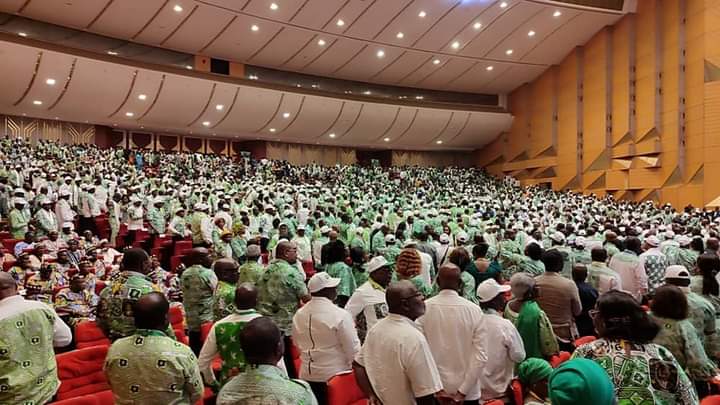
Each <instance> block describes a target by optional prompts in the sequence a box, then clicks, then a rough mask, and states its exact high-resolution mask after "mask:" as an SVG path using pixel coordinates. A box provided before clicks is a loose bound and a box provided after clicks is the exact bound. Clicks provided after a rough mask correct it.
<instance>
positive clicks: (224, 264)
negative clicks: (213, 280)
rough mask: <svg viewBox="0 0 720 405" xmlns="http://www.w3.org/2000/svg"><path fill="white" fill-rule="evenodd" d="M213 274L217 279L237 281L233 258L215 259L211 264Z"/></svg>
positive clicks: (236, 266) (232, 282) (227, 281)
mask: <svg viewBox="0 0 720 405" xmlns="http://www.w3.org/2000/svg"><path fill="white" fill-rule="evenodd" d="M213 269H214V270H215V275H216V276H217V278H218V280H220V281H224V282H226V283H230V284H235V283H237V281H238V275H239V274H238V265H237V263H236V262H235V260H233V259H227V258H225V259H220V260H216V261H215V263H214V264H213Z"/></svg>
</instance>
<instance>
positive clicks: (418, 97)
mask: <svg viewBox="0 0 720 405" xmlns="http://www.w3.org/2000/svg"><path fill="white" fill-rule="evenodd" d="M424 98H425V97H423V96H415V100H422V99H424Z"/></svg>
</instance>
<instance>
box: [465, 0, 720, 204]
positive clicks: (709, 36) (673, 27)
mask: <svg viewBox="0 0 720 405" xmlns="http://www.w3.org/2000/svg"><path fill="white" fill-rule="evenodd" d="M717 66H720V2H718V1H713V0H641V1H638V9H637V13H636V14H631V15H627V16H625V17H624V18H623V19H622V20H620V21H619V22H618V23H617V24H615V25H614V26H610V27H606V28H605V29H603V30H602V31H600V32H599V33H598V34H597V35H595V36H594V37H593V38H592V39H591V40H590V41H589V42H588V43H587V44H585V45H584V46H583V47H580V48H577V49H576V50H574V51H573V52H572V53H570V54H569V55H568V56H567V57H566V58H565V59H564V60H563V61H562V63H560V65H558V66H554V67H552V68H550V69H548V70H547V71H546V72H545V73H544V74H543V75H542V76H541V77H539V78H538V79H536V80H535V81H533V82H532V83H529V84H526V85H524V86H522V87H520V88H518V89H517V90H516V91H514V92H513V93H512V94H511V95H510V97H509V106H510V110H511V112H512V113H513V115H514V116H515V121H514V122H513V125H512V128H511V129H510V131H509V132H508V133H506V134H502V135H501V136H500V137H498V139H496V140H495V141H494V142H493V143H491V144H490V145H488V146H487V147H485V148H483V149H482V150H481V151H479V152H478V153H477V154H476V164H478V165H480V166H486V167H487V168H488V170H489V171H490V172H493V173H496V174H510V175H514V176H517V177H518V178H519V179H520V180H521V181H522V182H523V183H525V184H534V183H540V182H551V183H552V185H553V187H554V188H555V189H573V190H578V191H582V192H586V193H590V192H593V193H597V194H600V195H604V194H605V193H610V194H612V195H614V196H615V197H617V198H625V199H634V200H643V199H653V200H656V201H659V202H663V203H664V202H670V203H672V204H673V205H675V206H685V205H686V204H693V205H695V206H703V205H705V204H707V203H708V202H710V201H712V200H714V199H715V198H716V197H718V196H720V182H718V181H716V180H715V179H716V178H717V177H718V175H720V81H714V80H717V79H718V78H720V74H719V73H718V72H720V69H718V68H717Z"/></svg>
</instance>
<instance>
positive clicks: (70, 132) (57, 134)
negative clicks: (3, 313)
mask: <svg viewBox="0 0 720 405" xmlns="http://www.w3.org/2000/svg"><path fill="white" fill-rule="evenodd" d="M0 120H2V136H7V137H9V138H23V139H27V140H29V141H31V142H35V141H37V140H40V139H45V140H52V141H58V142H63V143H70V144H78V143H94V142H95V125H90V124H78V123H74V122H63V121H56V120H43V119H38V118H29V117H14V116H9V115H0Z"/></svg>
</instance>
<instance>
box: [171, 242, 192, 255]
mask: <svg viewBox="0 0 720 405" xmlns="http://www.w3.org/2000/svg"><path fill="white" fill-rule="evenodd" d="M190 249H192V241H186V240H179V241H177V242H175V249H174V250H173V255H175V256H179V255H181V254H183V251H185V250H190Z"/></svg>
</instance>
